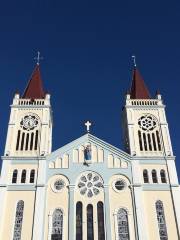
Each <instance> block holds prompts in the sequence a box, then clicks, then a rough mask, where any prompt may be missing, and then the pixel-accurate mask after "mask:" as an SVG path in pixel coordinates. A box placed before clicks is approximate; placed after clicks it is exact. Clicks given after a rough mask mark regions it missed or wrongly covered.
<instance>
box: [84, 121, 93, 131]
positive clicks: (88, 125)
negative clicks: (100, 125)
mask: <svg viewBox="0 0 180 240" xmlns="http://www.w3.org/2000/svg"><path fill="white" fill-rule="evenodd" d="M84 125H85V126H86V128H87V132H90V126H91V125H92V124H91V122H89V121H87V122H86V123H85V124H84Z"/></svg>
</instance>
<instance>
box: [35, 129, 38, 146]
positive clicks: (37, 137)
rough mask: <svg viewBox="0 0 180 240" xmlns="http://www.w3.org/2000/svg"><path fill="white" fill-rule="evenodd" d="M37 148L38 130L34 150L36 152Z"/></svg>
mask: <svg viewBox="0 0 180 240" xmlns="http://www.w3.org/2000/svg"><path fill="white" fill-rule="evenodd" d="M37 148H38V130H36V136H35V146H34V150H37Z"/></svg>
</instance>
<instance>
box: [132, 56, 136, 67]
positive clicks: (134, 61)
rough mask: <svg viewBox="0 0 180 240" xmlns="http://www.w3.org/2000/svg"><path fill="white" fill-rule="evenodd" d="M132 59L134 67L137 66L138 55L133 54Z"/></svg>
mask: <svg viewBox="0 0 180 240" xmlns="http://www.w3.org/2000/svg"><path fill="white" fill-rule="evenodd" d="M132 59H133V63H134V67H136V66H137V65H136V56H132Z"/></svg>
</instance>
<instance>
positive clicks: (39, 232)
mask: <svg viewBox="0 0 180 240" xmlns="http://www.w3.org/2000/svg"><path fill="white" fill-rule="evenodd" d="M45 191H46V189H45V187H37V190H36V200H35V209H34V211H35V212H34V225H33V238H32V240H37V239H38V240H44V239H43V234H44V229H43V226H44V209H45V202H46V201H45V197H46V194H45Z"/></svg>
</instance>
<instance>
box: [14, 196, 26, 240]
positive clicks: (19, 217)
mask: <svg viewBox="0 0 180 240" xmlns="http://www.w3.org/2000/svg"><path fill="white" fill-rule="evenodd" d="M23 211H24V201H22V200H20V201H19V202H18V203H17V207H16V216H15V224H14V234H13V240H21V230H22V221H23Z"/></svg>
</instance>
